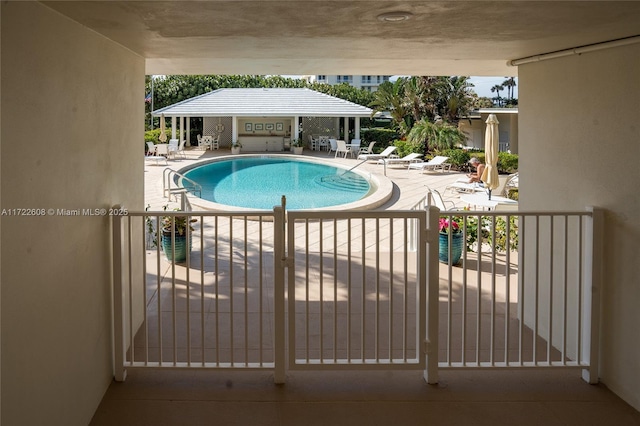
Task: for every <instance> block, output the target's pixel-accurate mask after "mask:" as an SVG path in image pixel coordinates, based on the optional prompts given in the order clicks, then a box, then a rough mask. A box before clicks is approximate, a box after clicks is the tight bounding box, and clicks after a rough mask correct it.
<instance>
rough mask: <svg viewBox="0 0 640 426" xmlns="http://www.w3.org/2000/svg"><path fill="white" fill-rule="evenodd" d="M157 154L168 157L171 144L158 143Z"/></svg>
mask: <svg viewBox="0 0 640 426" xmlns="http://www.w3.org/2000/svg"><path fill="white" fill-rule="evenodd" d="M156 156H162V157H165V158H166V157H168V156H169V144H166V143H159V144H158V145H156Z"/></svg>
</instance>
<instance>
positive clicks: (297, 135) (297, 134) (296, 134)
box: [291, 115, 300, 139]
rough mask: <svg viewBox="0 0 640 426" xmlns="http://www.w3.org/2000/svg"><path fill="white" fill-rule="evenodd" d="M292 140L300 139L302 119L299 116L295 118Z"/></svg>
mask: <svg viewBox="0 0 640 426" xmlns="http://www.w3.org/2000/svg"><path fill="white" fill-rule="evenodd" d="M291 138H292V139H298V138H300V117H299V116H297V115H296V116H295V117H293V133H291Z"/></svg>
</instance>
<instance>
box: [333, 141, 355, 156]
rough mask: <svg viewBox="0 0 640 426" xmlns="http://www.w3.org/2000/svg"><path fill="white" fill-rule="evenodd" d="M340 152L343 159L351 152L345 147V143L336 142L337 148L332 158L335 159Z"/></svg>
mask: <svg viewBox="0 0 640 426" xmlns="http://www.w3.org/2000/svg"><path fill="white" fill-rule="evenodd" d="M341 152H344V158H347V154H349V153H350V152H351V148H350V147H348V146H347V143H346V142H345V141H338V148H337V149H336V155H335V156H334V158H336V157H337V156H338V154H339V153H341Z"/></svg>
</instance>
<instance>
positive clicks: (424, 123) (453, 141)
mask: <svg viewBox="0 0 640 426" xmlns="http://www.w3.org/2000/svg"><path fill="white" fill-rule="evenodd" d="M465 139H466V136H465V134H464V133H463V132H462V131H461V130H460V129H458V127H456V126H452V125H451V124H449V123H446V122H444V121H437V122H435V123H432V122H430V121H429V120H427V119H424V118H423V119H422V120H420V121H418V122H416V123H415V124H414V125H413V128H411V131H410V132H409V135H408V136H407V140H409V141H411V142H413V143H416V144H421V145H422V146H423V150H424V151H423V152H425V154H426V152H427V151H432V152H433V151H442V150H445V149H451V148H453V147H454V146H456V145H457V144H459V143H462V142H463V141H464V140H465Z"/></svg>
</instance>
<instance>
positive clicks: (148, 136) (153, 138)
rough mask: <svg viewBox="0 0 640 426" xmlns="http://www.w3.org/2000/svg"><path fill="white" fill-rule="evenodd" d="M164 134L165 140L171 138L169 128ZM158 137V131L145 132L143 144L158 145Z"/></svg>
mask: <svg viewBox="0 0 640 426" xmlns="http://www.w3.org/2000/svg"><path fill="white" fill-rule="evenodd" d="M164 133H165V134H166V135H167V140H169V138H170V137H171V128H168V129H165V131H164ZM159 137H160V129H153V130H147V131H146V132H144V144H145V145H146V144H147V142H153V143H154V144H156V143H160V140H159V139H158V138H159Z"/></svg>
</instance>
